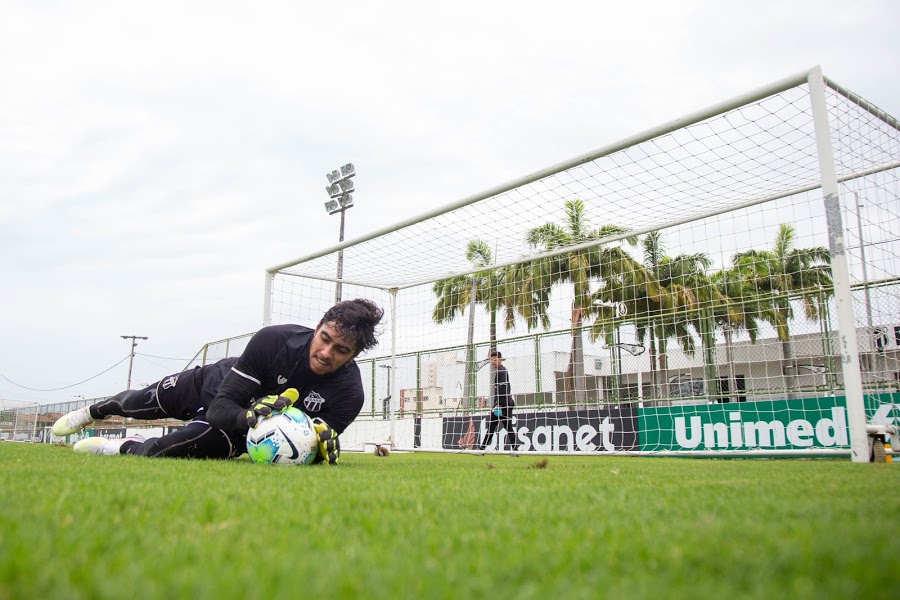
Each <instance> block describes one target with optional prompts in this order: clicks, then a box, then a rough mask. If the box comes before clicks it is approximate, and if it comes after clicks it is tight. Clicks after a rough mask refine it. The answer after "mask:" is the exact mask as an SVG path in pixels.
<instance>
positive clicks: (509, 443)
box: [500, 409, 516, 450]
mask: <svg viewBox="0 0 900 600" xmlns="http://www.w3.org/2000/svg"><path fill="white" fill-rule="evenodd" d="M500 429H505V430H506V434H505V435H504V436H503V444H504V446H503V447H504V449H505V450H515V449H516V434H515V432H514V431H513V426H512V410H509V409H504V410H503V416H502V417H501V418H500Z"/></svg>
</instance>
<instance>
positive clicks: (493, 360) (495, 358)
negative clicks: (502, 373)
mask: <svg viewBox="0 0 900 600" xmlns="http://www.w3.org/2000/svg"><path fill="white" fill-rule="evenodd" d="M491 364H492V365H493V366H495V367H499V366H500V357H499V356H492V357H491Z"/></svg>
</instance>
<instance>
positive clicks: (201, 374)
mask: <svg viewBox="0 0 900 600" xmlns="http://www.w3.org/2000/svg"><path fill="white" fill-rule="evenodd" d="M237 360H238V359H237V357H232V358H223V359H222V360H220V361H218V362H214V363H212V364H209V365H204V366H202V367H194V368H193V369H190V370H189V371H183V372H181V373H176V374H175V375H169V376H168V377H164V378H163V379H161V380H160V381H159V382H158V383H157V384H156V401H157V403H158V404H159V408H160V409H162V410H163V412H165V413H166V414H167V415H169V416H170V417H173V418H176V419H179V420H181V421H191V420H193V419H205V413H206V410H207V409H208V408H209V405H210V404H211V403H212V401H213V399H214V398H215V397H216V393H217V392H218V391H219V387H220V386H221V385H222V380H224V379H225V375H226V374H227V373H228V372H229V371H230V370H231V367H232V366H233V365H234V364H235V363H236V362H237Z"/></svg>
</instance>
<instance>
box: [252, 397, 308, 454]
mask: <svg viewBox="0 0 900 600" xmlns="http://www.w3.org/2000/svg"><path fill="white" fill-rule="evenodd" d="M318 451H319V440H318V437H317V435H316V429H315V427H313V422H312V419H310V418H309V417H308V416H307V415H306V413H304V412H303V411H302V410H300V409H299V408H294V407H293V406H291V407H289V408H287V409H285V410H284V411H283V412H281V413H278V414H275V415H272V416H270V417H268V418H266V419H262V420H261V421H260V422H259V423H257V424H256V427H252V428H251V429H250V431H248V432H247V454H249V455H250V460H252V461H253V462H255V463H259V464H261V465H265V464H271V465H284V466H292V465H308V464H310V463H311V462H312V461H313V460H314V459H315V458H316V454H317V453H318Z"/></svg>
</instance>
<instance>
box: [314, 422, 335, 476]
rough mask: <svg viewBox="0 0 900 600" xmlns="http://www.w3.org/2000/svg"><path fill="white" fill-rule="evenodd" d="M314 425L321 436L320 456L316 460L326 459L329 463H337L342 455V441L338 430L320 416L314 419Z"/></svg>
mask: <svg viewBox="0 0 900 600" xmlns="http://www.w3.org/2000/svg"><path fill="white" fill-rule="evenodd" d="M313 426H314V427H315V428H316V433H317V434H318V436H319V456H318V460H317V461H316V462H321V461H323V460H324V461H325V462H327V463H328V464H329V465H336V464H337V461H338V458H340V456H341V441H340V440H339V439H338V434H337V431H335V430H334V429H332V428H331V427H330V426H329V425H328V423H326V422H325V421H323V420H322V419H319V418H316V419H314V420H313Z"/></svg>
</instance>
